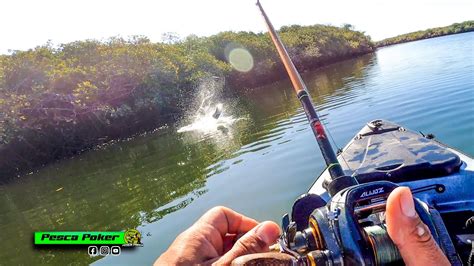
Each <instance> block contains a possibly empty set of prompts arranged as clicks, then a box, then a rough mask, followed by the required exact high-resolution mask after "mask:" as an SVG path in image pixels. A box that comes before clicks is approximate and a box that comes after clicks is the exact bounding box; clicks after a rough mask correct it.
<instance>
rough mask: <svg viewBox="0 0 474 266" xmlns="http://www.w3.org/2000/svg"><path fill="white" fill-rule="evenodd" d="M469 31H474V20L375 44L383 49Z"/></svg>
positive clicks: (412, 33) (400, 36) (403, 35)
mask: <svg viewBox="0 0 474 266" xmlns="http://www.w3.org/2000/svg"><path fill="white" fill-rule="evenodd" d="M469 31H474V20H468V21H464V22H462V23H454V24H452V25H450V26H446V27H439V28H432V29H427V30H420V31H415V32H411V33H406V34H402V35H398V36H395V37H391V38H387V39H384V40H381V41H378V42H376V43H375V45H376V46H377V47H383V46H387V45H392V44H398V43H404V42H412V41H416V40H422V39H428V38H434V37H439V36H444V35H450V34H456V33H463V32H469Z"/></svg>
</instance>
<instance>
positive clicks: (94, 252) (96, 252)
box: [87, 246, 99, 257]
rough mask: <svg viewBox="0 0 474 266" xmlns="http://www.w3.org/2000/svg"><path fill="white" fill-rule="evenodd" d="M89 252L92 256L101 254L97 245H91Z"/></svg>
mask: <svg viewBox="0 0 474 266" xmlns="http://www.w3.org/2000/svg"><path fill="white" fill-rule="evenodd" d="M87 253H88V254H89V256H91V257H95V256H99V249H98V248H97V247H96V246H89V247H88V248H87Z"/></svg>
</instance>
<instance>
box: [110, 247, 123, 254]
mask: <svg viewBox="0 0 474 266" xmlns="http://www.w3.org/2000/svg"><path fill="white" fill-rule="evenodd" d="M120 252H121V249H120V247H119V246H113V247H111V248H110V254H112V255H113V256H118V255H120Z"/></svg>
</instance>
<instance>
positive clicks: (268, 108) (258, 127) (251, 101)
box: [242, 54, 376, 144]
mask: <svg viewBox="0 0 474 266" xmlns="http://www.w3.org/2000/svg"><path fill="white" fill-rule="evenodd" d="M375 60H376V56H375V54H367V55H364V56H360V57H357V58H355V59H351V60H346V61H343V62H339V63H335V64H332V65H329V66H327V67H324V68H319V69H317V70H315V71H312V72H306V73H304V74H303V75H302V76H303V80H304V81H305V83H306V85H307V87H308V90H309V92H310V93H311V95H312V98H313V103H314V104H315V105H316V106H317V108H318V110H323V109H325V108H327V107H329V106H328V104H329V101H328V97H331V96H334V95H338V96H344V95H346V94H349V93H352V91H351V89H352V88H353V87H354V86H353V85H352V83H353V82H358V83H359V85H360V84H361V83H362V84H364V82H366V78H367V72H368V71H370V70H371V68H372V67H373V66H374V65H375V64H376V61H375ZM242 98H244V99H245V100H243V101H242V105H243V106H244V107H245V108H246V109H248V111H247V113H249V114H251V121H252V122H253V125H254V126H253V127H249V128H248V129H247V130H248V131H249V134H246V135H245V136H243V138H245V140H243V141H242V142H243V143H244V144H245V143H248V141H251V140H254V139H255V135H256V134H263V133H264V134H266V133H268V132H270V131H271V130H272V129H273V128H275V126H276V125H275V123H276V122H277V121H280V120H281V119H284V118H289V117H290V116H291V115H293V114H294V113H295V112H296V110H298V108H300V102H299V101H298V99H297V98H296V96H295V93H294V92H293V89H292V85H291V82H290V80H288V79H285V80H282V81H279V82H276V83H273V84H269V85H266V86H263V87H261V88H259V89H254V90H252V91H250V92H247V93H245V94H243V96H242ZM275 114H277V115H275Z"/></svg>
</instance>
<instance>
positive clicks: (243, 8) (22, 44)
mask: <svg viewBox="0 0 474 266" xmlns="http://www.w3.org/2000/svg"><path fill="white" fill-rule="evenodd" d="M262 4H263V6H264V8H265V9H266V11H267V13H268V15H269V17H270V19H271V20H272V22H273V24H274V26H275V27H276V28H279V27H280V26H283V25H290V24H300V25H311V24H332V25H337V26H339V25H341V24H343V23H350V24H353V25H355V27H356V29H358V30H362V31H365V32H366V33H367V34H369V35H370V36H372V38H373V39H374V40H380V39H383V38H386V37H391V36H395V35H398V34H402V33H406V32H410V31H415V30H420V29H426V28H430V27H436V26H444V25H449V24H451V23H454V22H461V21H464V20H471V19H474V15H473V14H474V1H473V0H429V1H428V0H397V1H384V0H359V1H354V0H331V1H320V0H292V1H283V0H262ZM0 10H1V15H0V25H2V26H1V27H0V40H1V41H0V53H2V54H3V53H7V51H8V49H17V50H24V49H29V48H32V47H35V46H37V45H41V44H44V43H46V42H47V41H48V40H52V42H53V43H55V44H58V43H65V42H71V41H75V40H84V39H88V38H94V39H103V38H107V37H110V36H123V37H126V36H129V35H145V36H147V37H149V38H150V39H151V40H152V41H160V40H161V36H162V34H163V33H165V32H176V33H178V34H179V35H180V36H183V37H184V36H187V35H189V34H196V35H199V36H207V35H212V34H214V33H217V32H219V31H225V30H234V31H238V30H246V31H255V32H261V31H265V27H264V24H263V21H262V18H261V16H260V14H259V12H258V10H257V8H256V6H255V0H199V1H191V0H165V1H163V0H114V1H112V0H81V1H71V0H42V1H38V0H2V1H1V2H0Z"/></svg>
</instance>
